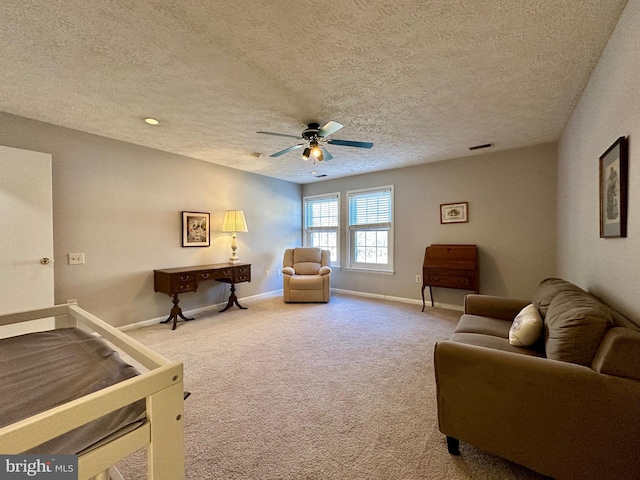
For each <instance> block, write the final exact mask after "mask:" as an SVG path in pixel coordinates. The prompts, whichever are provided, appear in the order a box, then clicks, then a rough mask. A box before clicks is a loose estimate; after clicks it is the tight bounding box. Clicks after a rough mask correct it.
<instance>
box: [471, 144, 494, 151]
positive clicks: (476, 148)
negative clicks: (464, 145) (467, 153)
mask: <svg viewBox="0 0 640 480" xmlns="http://www.w3.org/2000/svg"><path fill="white" fill-rule="evenodd" d="M491 145H493V143H485V144H484V145H476V146H475V147H469V150H480V149H481V148H489V147H490V146H491Z"/></svg>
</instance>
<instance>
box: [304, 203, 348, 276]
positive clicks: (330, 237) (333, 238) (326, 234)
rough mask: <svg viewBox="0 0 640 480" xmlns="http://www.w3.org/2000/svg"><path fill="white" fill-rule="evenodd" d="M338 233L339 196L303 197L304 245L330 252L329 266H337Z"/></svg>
mask: <svg viewBox="0 0 640 480" xmlns="http://www.w3.org/2000/svg"><path fill="white" fill-rule="evenodd" d="M339 232H340V194H339V193H330V194H327V195H316V196H312V197H304V244H305V246H307V247H318V248H322V249H324V250H329V251H330V252H331V264H332V265H337V264H338V259H339V258H340V255H339V253H340V252H339V248H338V246H339V242H338V237H339Z"/></svg>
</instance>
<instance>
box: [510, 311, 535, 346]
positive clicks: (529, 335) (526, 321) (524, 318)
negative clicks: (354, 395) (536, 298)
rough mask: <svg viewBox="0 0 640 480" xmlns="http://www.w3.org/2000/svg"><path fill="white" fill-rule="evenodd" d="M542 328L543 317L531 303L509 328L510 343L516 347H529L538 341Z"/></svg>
mask: <svg viewBox="0 0 640 480" xmlns="http://www.w3.org/2000/svg"><path fill="white" fill-rule="evenodd" d="M542 329H543V326H542V317H541V316H540V313H539V312H538V310H537V309H536V307H534V306H533V304H532V303H531V304H529V305H527V306H526V307H524V308H523V309H522V310H520V313H519V314H518V315H516V318H515V319H514V320H513V323H512V324H511V328H510V329H509V343H511V345H515V346H516V347H529V346H531V345H533V344H534V343H536V342H537V341H538V339H539V338H540V335H542Z"/></svg>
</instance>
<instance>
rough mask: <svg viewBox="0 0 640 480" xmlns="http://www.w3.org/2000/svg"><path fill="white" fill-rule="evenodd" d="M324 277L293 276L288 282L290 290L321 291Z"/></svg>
mask: <svg viewBox="0 0 640 480" xmlns="http://www.w3.org/2000/svg"><path fill="white" fill-rule="evenodd" d="M324 281H325V279H324V277H322V276H320V275H294V276H292V277H291V280H289V288H291V290H322V289H323V287H324Z"/></svg>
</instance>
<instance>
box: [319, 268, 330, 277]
mask: <svg viewBox="0 0 640 480" xmlns="http://www.w3.org/2000/svg"><path fill="white" fill-rule="evenodd" d="M330 273H331V267H320V270H319V271H318V274H319V275H328V274H330Z"/></svg>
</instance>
